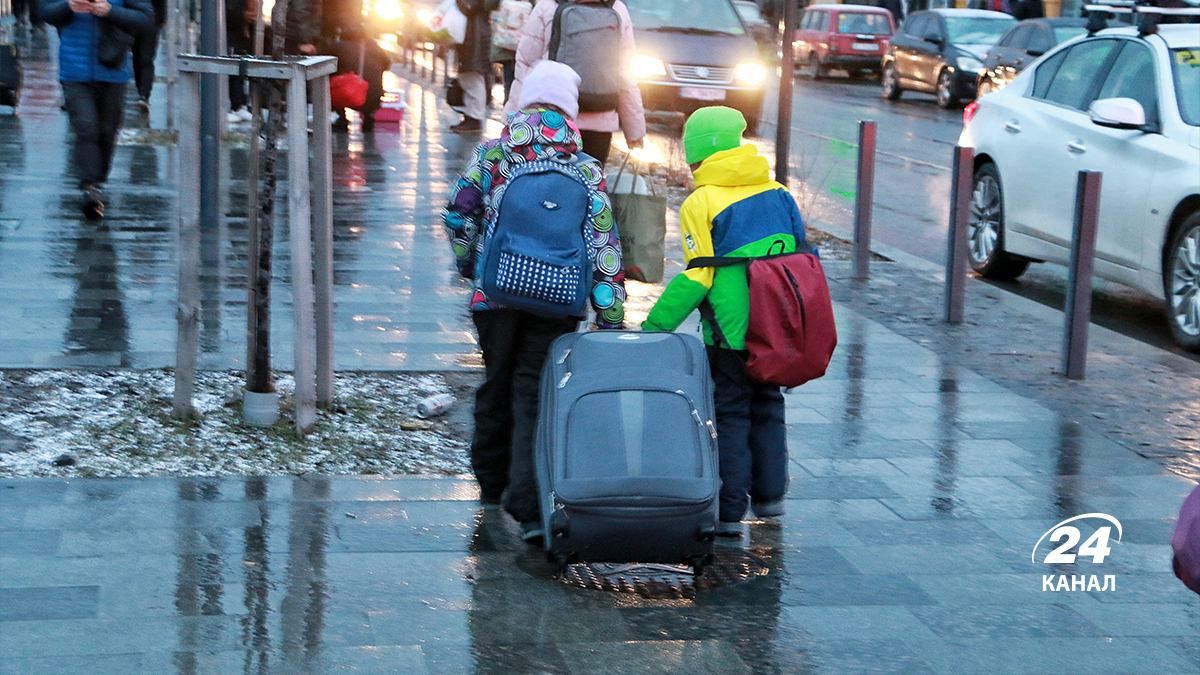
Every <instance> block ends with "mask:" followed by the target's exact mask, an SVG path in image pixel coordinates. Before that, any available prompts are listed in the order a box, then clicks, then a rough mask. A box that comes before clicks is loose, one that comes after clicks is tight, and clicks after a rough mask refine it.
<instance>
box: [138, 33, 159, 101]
mask: <svg viewBox="0 0 1200 675" xmlns="http://www.w3.org/2000/svg"><path fill="white" fill-rule="evenodd" d="M161 33H162V29H161V28H160V27H158V26H155V27H154V30H152V31H150V32H149V33H138V34H137V37H135V38H134V40H133V80H134V82H136V83H137V92H138V98H140V99H143V100H146V101H149V100H150V92H151V91H152V90H153V89H154V57H155V56H157V55H158V37H159V35H160V34H161Z"/></svg>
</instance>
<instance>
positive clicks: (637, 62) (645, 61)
mask: <svg viewBox="0 0 1200 675" xmlns="http://www.w3.org/2000/svg"><path fill="white" fill-rule="evenodd" d="M629 70H630V73H631V74H632V75H633V77H634V79H636V80H649V79H653V78H656V77H666V76H667V64H665V63H663V62H662V59H656V58H654V57H653V56H648V55H646V54H638V55H637V56H635V57H633V63H631V64H630V66H629Z"/></svg>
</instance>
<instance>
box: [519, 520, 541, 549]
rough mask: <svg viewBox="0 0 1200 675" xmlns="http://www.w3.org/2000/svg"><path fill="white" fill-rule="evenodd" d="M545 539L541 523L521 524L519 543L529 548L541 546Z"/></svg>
mask: <svg viewBox="0 0 1200 675" xmlns="http://www.w3.org/2000/svg"><path fill="white" fill-rule="evenodd" d="M545 538H546V531H545V530H543V529H542V524H541V523H534V522H528V523H521V541H523V542H525V543H526V544H529V545H530V546H541V545H542V543H543V542H544V540H545Z"/></svg>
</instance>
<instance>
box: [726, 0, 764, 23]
mask: <svg viewBox="0 0 1200 675" xmlns="http://www.w3.org/2000/svg"><path fill="white" fill-rule="evenodd" d="M733 6H734V7H735V8H736V9H737V13H738V14H741V15H742V20H743V21H746V22H749V23H758V22H760V21H762V20H763V18H762V13H761V12H759V11H758V5H756V4H754V3H753V2H735V3H733Z"/></svg>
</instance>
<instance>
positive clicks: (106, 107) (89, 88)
mask: <svg viewBox="0 0 1200 675" xmlns="http://www.w3.org/2000/svg"><path fill="white" fill-rule="evenodd" d="M42 18H44V19H45V20H46V22H47V23H49V24H51V25H52V26H54V27H55V28H57V29H58V39H59V45H58V79H59V82H60V83H61V84H62V88H63V97H64V98H65V99H66V108H67V115H68V116H69V117H70V118H71V130H72V131H73V132H74V133H75V146H74V148H73V157H74V163H75V173H76V176H77V177H78V178H79V188H80V190H81V191H82V192H83V213H84V215H85V216H87V217H88V219H91V220H96V219H100V218H103V217H104V195H103V193H102V192H101V187H102V186H103V185H104V181H105V180H107V179H108V172H109V170H110V169H111V168H112V156H113V150H114V149H115V147H116V141H117V131H118V130H119V129H120V128H121V118H122V116H123V115H124V112H125V90H126V88H127V85H128V84H129V81H130V80H132V79H133V65H132V59H131V56H130V47H131V45H132V38H133V37H136V36H138V35H140V34H143V33H148V32H151V31H153V30H154V28H155V26H154V10H153V9H152V7H151V5H150V2H149V0H42ZM114 55H115V56H114Z"/></svg>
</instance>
